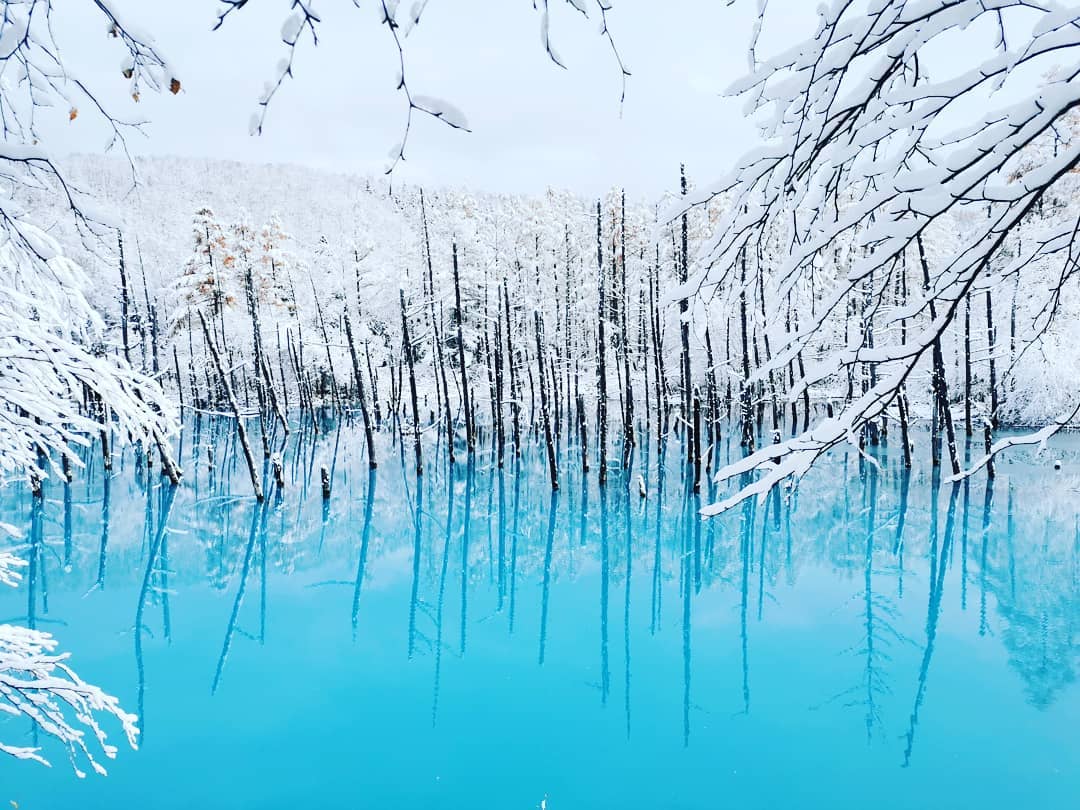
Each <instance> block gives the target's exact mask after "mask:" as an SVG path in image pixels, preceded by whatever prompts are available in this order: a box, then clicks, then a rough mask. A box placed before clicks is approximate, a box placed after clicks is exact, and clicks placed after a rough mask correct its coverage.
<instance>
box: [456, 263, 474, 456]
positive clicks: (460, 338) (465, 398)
mask: <svg viewBox="0 0 1080 810" xmlns="http://www.w3.org/2000/svg"><path fill="white" fill-rule="evenodd" d="M453 255H454V306H455V308H456V317H455V318H454V320H455V321H456V322H457V350H458V364H459V365H460V366H461V368H460V371H461V405H462V408H463V409H464V410H465V442H466V445H467V446H468V448H469V455H472V454H473V453H474V452H475V451H476V433H475V430H476V427H475V425H474V424H473V411H472V407H471V405H470V403H469V377H468V374H467V373H466V371H467V369H466V368H465V337H464V333H463V330H462V321H463V320H464V317H465V311H464V310H463V309H462V308H461V278H460V275H459V273H458V255H457V242H454V243H453Z"/></svg>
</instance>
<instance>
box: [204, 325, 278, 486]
mask: <svg viewBox="0 0 1080 810" xmlns="http://www.w3.org/2000/svg"><path fill="white" fill-rule="evenodd" d="M199 323H201V324H202V329H203V336H204V337H205V338H206V346H207V348H208V349H209V350H210V356H211V357H212V358H213V360H214V367H215V368H216V369H217V373H218V376H219V377H220V378H221V385H222V387H223V388H224V389H225V396H226V398H227V399H228V402H229V407H230V408H231V409H232V412H233V417H234V418H235V419H236V434H237V437H238V438H239V439H240V447H241V448H242V449H243V451H244V460H245V461H247V466H248V473H250V475H251V487H252V489H253V490H255V499H256V500H257V501H259V502H260V503H261V502H262V499H263V490H262V483H261V482H260V481H259V471H258V470H257V469H256V468H255V456H254V455H253V454H252V452H251V444H250V443H249V442H248V437H247V430H246V429H245V427H244V417H243V414H241V413H240V405H239V403H237V401H236V395H235V394H234V393H233V389H232V384H231V383H230V382H229V375H228V374H227V373H226V371H225V367H224V365H222V362H221V355H220V354H218V350H217V346H215V345H214V340H213V338H212V337H211V335H210V327H208V326H207V325H206V318H205V317H204V316H203V314H202V312H201V311H200V312H199Z"/></svg>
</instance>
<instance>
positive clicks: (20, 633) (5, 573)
mask: <svg viewBox="0 0 1080 810" xmlns="http://www.w3.org/2000/svg"><path fill="white" fill-rule="evenodd" d="M25 565H26V563H25V561H24V560H21V559H19V558H18V557H16V556H15V555H13V554H12V553H11V552H9V551H0V585H11V586H14V585H15V584H16V583H17V582H18V580H19V575H18V573H17V572H16V571H15V569H16V568H20V567H23V566H25ZM56 647H57V643H56V639H54V638H53V637H52V636H51V635H49V634H48V633H42V632H40V631H38V630H30V629H27V628H25V627H14V626H12V625H8V624H0V713H3V714H6V715H10V716H14V717H26V718H28V719H29V720H31V721H32V722H33V724H34V726H35V727H36V728H37V729H38V731H40V732H42V733H43V734H45V735H47V736H49V737H52V738H53V739H55V740H56V741H58V742H59V743H60V744H62V745H63V746H64V748H65V749H66V751H67V754H68V757H69V759H70V760H71V764H72V767H73V768H74V769H75V773H76V774H77V775H78V776H79V777H80V778H82V777H83V776H85V772H84V771H83V770H82V767H83V766H84V764H86V765H89V767H90V768H92V769H93V770H94V772H95V773H99V774H102V775H104V774H105V768H104V767H103V766H102V765H101V763H100V762H98V759H97V757H98V756H101V755H104V756H105V758H107V759H113V758H115V757H116V753H117V749H116V746H114V745H112V744H111V743H109V741H108V735H107V734H106V731H105V729H104V728H103V727H102V725H101V723H100V721H99V716H111V717H113V718H115V719H116V720H118V721H119V722H120V726H121V728H122V730H123V733H124V737H125V738H126V739H127V742H128V744H129V745H130V746H131V747H132V748H135V747H136V742H137V740H138V735H139V729H138V726H137V718H136V717H135V716H134V715H132V714H128V713H127V712H125V711H124V710H123V709H122V708H121V707H120V703H119V701H118V700H117V699H116V698H115V697H112V696H111V695H108V694H106V693H105V692H104V691H102V690H101V689H99V688H98V687H96V686H93V685H92V684H88V683H86V682H85V681H84V680H82V678H80V677H79V676H78V675H77V674H76V673H75V671H74V670H73V669H72V668H71V667H70V666H69V665H68V663H67V660H68V657H69V656H68V654H66V653H57V652H56ZM99 751H100V754H99V753H98V752H99ZM0 753H4V754H8V755H10V756H13V757H15V758H17V759H27V760H33V761H35V762H40V763H41V764H43V765H48V764H49V762H48V760H47V759H45V756H44V755H43V753H42V749H41V748H40V747H25V746H14V745H9V744H6V743H3V742H0Z"/></svg>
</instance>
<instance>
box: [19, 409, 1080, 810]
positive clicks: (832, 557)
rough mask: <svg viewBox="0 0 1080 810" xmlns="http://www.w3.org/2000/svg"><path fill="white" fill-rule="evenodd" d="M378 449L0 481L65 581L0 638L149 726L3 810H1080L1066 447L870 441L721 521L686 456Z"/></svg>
mask: <svg viewBox="0 0 1080 810" xmlns="http://www.w3.org/2000/svg"><path fill="white" fill-rule="evenodd" d="M324 427H330V428H333V427H334V426H333V425H324ZM214 431H220V432H214ZM362 444H363V442H362V441H358V436H357V434H356V433H355V432H353V430H352V429H350V428H347V427H346V428H343V429H342V430H340V431H337V430H334V429H330V430H324V431H323V432H322V433H321V434H320V435H319V436H318V437H316V438H314V440H313V437H311V436H310V435H308V436H306V437H301V436H294V437H293V438H292V439H291V440H290V446H289V449H288V451H287V453H286V457H285V465H284V466H285V477H286V486H285V489H284V491H283V492H282V493H281V497H280V499H278V498H275V497H271V498H270V499H269V500H268V502H267V503H266V505H265V506H264V507H259V506H257V505H256V503H255V502H254V499H253V498H251V497H250V495H249V493H250V484H249V483H248V480H247V473H246V469H245V467H244V464H243V459H242V456H241V455H240V454H239V453H238V452H237V448H236V447H235V443H234V442H233V441H232V440H231V436H230V434H228V433H227V432H225V431H224V430H223V429H222V427H221V426H211V427H207V426H205V425H204V426H203V429H202V431H201V432H200V433H199V434H198V435H196V434H195V433H194V432H193V431H192V430H190V429H189V430H188V431H187V433H186V435H185V447H184V448H183V453H184V461H185V467H186V469H187V476H186V479H185V482H184V484H183V486H182V487H180V488H179V489H178V490H177V491H176V492H175V493H169V492H168V491H167V490H166V489H165V488H163V487H162V486H161V485H160V479H159V478H158V476H157V474H156V470H155V471H152V473H151V474H150V475H149V476H147V475H146V473H145V471H143V470H140V469H138V468H137V467H136V465H135V464H134V461H133V458H132V456H131V455H130V454H129V455H127V456H126V457H124V458H123V459H122V461H121V462H118V465H117V468H116V469H115V470H114V471H113V476H112V477H111V479H110V480H109V481H108V483H107V484H106V482H105V480H104V477H103V475H102V470H101V464H100V459H99V458H97V457H96V456H94V455H92V454H90V455H88V457H87V458H88V465H89V466H88V469H87V470H86V471H84V472H82V473H80V474H79V475H78V477H77V478H76V480H75V482H74V484H72V485H71V486H70V487H67V488H65V487H63V486H62V485H59V484H56V483H52V484H49V485H48V486H47V488H46V493H45V500H44V502H43V503H42V504H41V505H40V507H39V509H40V512H39V514H38V515H37V517H36V518H35V516H34V514H33V513H34V510H35V507H34V504H33V501H32V499H31V497H30V496H29V494H28V492H27V491H26V489H25V488H24V487H23V486H22V485H12V486H9V487H7V488H6V489H4V490H2V491H0V520H3V521H4V522H8V523H12V524H15V525H17V526H20V527H22V528H23V529H24V530H25V531H26V533H27V540H28V542H29V544H30V547H29V548H28V549H24V556H28V557H31V558H32V561H33V563H34V564H33V566H32V568H31V577H30V578H29V579H30V581H29V582H24V583H23V584H22V585H21V586H20V588H19V589H18V590H12V589H4V590H3V592H0V620H3V621H15V622H22V623H26V622H29V623H31V624H33V625H35V626H37V627H39V628H41V629H45V630H49V631H50V632H53V633H54V634H55V635H56V636H57V637H58V638H59V639H60V642H61V647H62V649H66V650H69V651H71V652H72V654H73V658H72V663H73V664H74V666H75V668H76V670H77V671H78V672H79V673H80V675H82V676H83V677H84V678H86V679H87V680H90V681H92V682H96V683H99V684H101V685H103V686H104V687H106V688H107V690H108V691H110V692H111V693H113V694H117V695H119V696H120V697H121V698H122V700H123V702H124V704H125V706H126V707H127V708H128V709H130V710H132V711H138V713H139V714H140V716H141V717H142V727H143V738H142V740H141V744H140V750H138V751H137V752H136V751H131V750H128V749H126V748H122V749H121V752H120V755H119V757H118V758H117V759H116V760H115V761H113V762H107V763H106V764H107V766H108V768H109V775H108V777H104V778H101V777H92V776H91V777H88V778H87V779H85V780H82V781H80V780H78V779H76V778H75V777H74V775H73V774H72V772H71V769H70V767H69V766H68V764H67V761H66V758H65V756H64V754H63V752H61V751H59V750H57V749H56V748H54V747H52V746H50V745H49V743H48V741H46V740H44V739H43V738H41V742H42V743H43V744H44V745H45V753H46V755H48V756H50V758H51V759H52V761H53V768H51V769H48V768H44V767H42V766H40V765H37V764H34V763H26V762H17V761H14V760H12V759H10V758H6V757H5V758H0V805H3V806H7V803H8V802H9V801H15V802H17V803H18V805H19V808H20V809H21V810H37V809H38V808H129V807H131V808H134V807H148V808H226V807H230V808H231V807H256V808H264V807H265V808H308V807H311V808H339V807H340V808H367V807H371V808H384V807H405V808H412V807H423V808H428V807H448V808H535V807H539V806H540V805H541V802H542V801H545V800H546V806H547V807H548V808H552V809H553V810H562V808H609V807H628V808H714V807H739V808H747V807H750V808H758V807H760V808H772V807H797V808H849V807H850V808H856V807H858V808H862V807H871V806H872V807H878V808H893V807H895V808H901V807H904V808H906V807H935V808H936V807H981V808H1022V807H1024V808H1026V807H1047V808H1058V807H1061V808H1070V807H1077V806H1078V805H1080V799H1078V797H1080V735H1078V734H1077V728H1080V687H1078V685H1077V683H1076V673H1077V668H1078V667H1080V540H1078V537H1080V534H1078V528H1077V511H1078V504H1080V500H1078V496H1077V490H1078V489H1080V475H1077V470H1080V465H1077V464H1076V463H1075V462H1074V461H1073V454H1072V453H1071V452H1070V449H1069V448H1070V445H1069V442H1068V441H1067V440H1065V439H1062V440H1059V442H1058V447H1057V448H1056V449H1054V450H1053V453H1056V454H1058V455H1060V456H1063V457H1064V460H1065V464H1064V469H1063V470H1061V471H1058V472H1055V471H1054V470H1053V469H1052V466H1051V465H1050V463H1049V461H1048V460H1047V459H1046V457H1040V458H1032V457H1031V454H1030V453H1025V452H1018V453H1017V454H1016V455H1014V456H1013V461H1012V462H1011V463H1002V464H1001V465H1000V466H999V475H998V478H997V480H996V481H995V482H994V485H993V488H992V490H990V491H989V492H988V491H987V489H986V485H985V477H983V476H977V477H976V478H974V479H972V481H971V482H970V483H969V484H966V485H961V486H958V487H955V488H954V487H951V486H948V485H941V486H937V487H935V486H934V480H933V475H932V474H931V471H930V470H929V468H928V465H926V464H922V463H920V462H921V461H922V459H921V456H922V455H927V454H925V453H922V452H921V451H920V453H919V456H920V458H918V459H917V461H916V468H915V470H914V471H913V472H912V473H911V475H910V476H905V475H903V474H902V473H901V471H900V469H899V467H898V466H897V463H896V461H897V460H896V459H895V458H890V457H888V456H883V461H882V469H881V470H880V471H878V470H877V468H875V467H874V466H873V465H870V464H868V463H866V462H861V463H860V461H859V458H858V456H857V455H856V454H855V453H854V451H848V452H847V453H846V454H845V453H837V454H835V455H834V456H832V457H831V458H830V459H829V460H828V462H827V465H826V466H825V467H824V468H822V469H821V470H817V471H815V472H814V473H812V474H811V475H810V476H809V477H808V478H807V479H806V480H804V481H803V482H802V485H801V486H800V488H799V490H798V493H797V494H796V495H794V496H792V495H791V493H789V492H783V493H777V494H776V497H771V498H769V499H768V500H766V501H765V502H762V503H760V504H756V505H754V506H753V507H748V508H746V509H743V510H741V511H738V512H736V513H733V514H729V515H725V516H722V517H721V518H718V519H715V520H712V521H707V522H704V523H702V522H701V521H700V520H698V519H696V517H695V513H696V510H697V508H698V506H699V505H700V504H703V503H705V502H707V501H708V499H709V498H710V497H716V496H717V494H718V493H717V492H716V491H715V490H713V491H712V492H704V493H702V495H701V496H694V495H693V494H687V493H686V487H685V486H684V481H683V470H682V467H681V466H680V464H679V463H678V457H679V454H680V448H679V446H678V444H672V445H671V446H670V448H669V453H668V455H669V457H668V458H666V459H665V460H664V463H663V464H661V463H660V459H659V455H660V454H659V452H658V449H657V448H656V447H651V448H648V449H647V450H645V449H642V448H639V451H638V453H637V455H636V457H635V459H634V464H635V470H634V473H633V474H632V478H631V480H630V482H629V484H628V482H627V481H626V480H625V479H623V478H622V477H621V475H619V474H615V475H613V478H612V479H611V483H610V485H609V487H608V488H607V491H606V492H605V493H601V492H600V491H599V490H598V489H597V487H596V481H595V474H592V475H590V476H589V484H588V486H587V487H586V488H583V487H582V483H581V476H580V475H579V474H578V472H577V471H576V469H572V468H573V467H575V466H576V461H572V459H576V458H577V457H576V455H575V454H574V453H573V452H569V453H568V454H567V456H566V457H565V458H564V459H563V488H562V491H561V492H560V493H559V494H558V495H556V496H552V495H551V493H550V487H549V486H548V483H547V472H546V459H545V458H544V457H543V455H542V453H531V454H528V455H527V456H526V457H525V458H523V459H522V461H521V462H520V471H519V474H515V467H514V466H513V465H512V464H511V465H508V466H507V468H506V469H505V470H503V471H502V472H500V471H499V470H498V469H497V468H496V467H494V465H493V464H492V463H491V459H490V457H489V456H488V455H487V454H486V452H481V453H480V454H479V455H478V456H477V458H476V461H475V463H474V464H472V465H466V464H464V463H461V464H459V465H458V466H457V468H456V469H455V470H453V471H452V472H451V471H449V470H447V468H446V465H445V462H444V461H441V460H440V461H438V462H436V461H435V459H436V457H437V456H436V454H437V453H438V451H437V449H436V448H435V447H429V448H427V461H428V465H427V467H426V469H425V475H424V477H423V479H422V481H421V482H419V483H418V482H417V481H416V479H415V477H414V476H413V475H412V473H411V464H409V463H406V464H405V465H404V468H403V465H402V463H401V459H400V456H399V455H398V454H399V452H400V448H397V447H391V446H390V445H389V444H386V445H384V446H382V448H381V449H382V459H381V464H380V467H379V469H378V471H377V472H376V473H375V474H374V475H369V473H368V471H367V468H366V463H364V462H363V460H362V458H361V446H362ZM409 450H410V451H411V448H409ZM730 452H732V451H731V450H730V449H729V448H726V447H725V448H724V449H722V451H721V455H726V454H728V453H730ZM442 455H444V454H443V453H438V457H440V458H441V456H442ZM894 455H895V454H894ZM460 457H461V458H464V453H462V454H460ZM211 460H212V464H213V468H214V469H213V472H211V471H210V469H209V468H210V464H211ZM322 465H326V466H327V467H328V468H330V469H331V470H332V477H333V494H332V497H331V498H330V500H329V501H328V502H325V503H324V501H323V499H322V497H321V493H320V487H319V468H320V467H321V466H322ZM661 468H663V469H664V470H665V474H664V475H660V474H659V472H658V470H659V469H661ZM639 471H644V472H645V477H646V478H647V481H648V489H649V497H648V498H647V499H644V500H642V499H641V498H640V497H639V496H638V494H637V486H636V483H634V482H635V481H636V476H637V474H638V472H639ZM147 481H149V485H147ZM699 497H700V500H699ZM35 526H39V527H40V528H34V527H35ZM163 527H164V528H163ZM139 628H141V631H140V630H139ZM110 728H111V727H110ZM0 739H2V740H3V741H4V742H6V743H8V744H17V745H30V744H33V742H34V740H35V736H34V735H33V731H32V729H31V728H30V727H29V723H28V721H26V720H25V719H22V718H16V719H7V718H4V719H0ZM114 739H115V740H116V741H118V742H119V740H120V739H121V737H120V735H119V729H118V728H116V729H115V730H114Z"/></svg>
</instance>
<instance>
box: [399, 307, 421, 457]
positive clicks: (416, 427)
mask: <svg viewBox="0 0 1080 810" xmlns="http://www.w3.org/2000/svg"><path fill="white" fill-rule="evenodd" d="M398 297H399V298H400V299H401V343H402V346H403V348H404V351H405V362H406V363H407V364H408V366H409V393H410V394H411V396H412V419H413V424H412V428H413V451H414V453H415V455H416V474H417V476H421V475H423V474H424V458H423V453H422V452H421V449H420V408H419V406H418V404H417V402H416V371H415V369H414V368H413V349H412V342H411V341H410V340H409V316H408V314H407V313H406V312H405V291H404V290H402V289H400V288H399V289H398Z"/></svg>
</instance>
